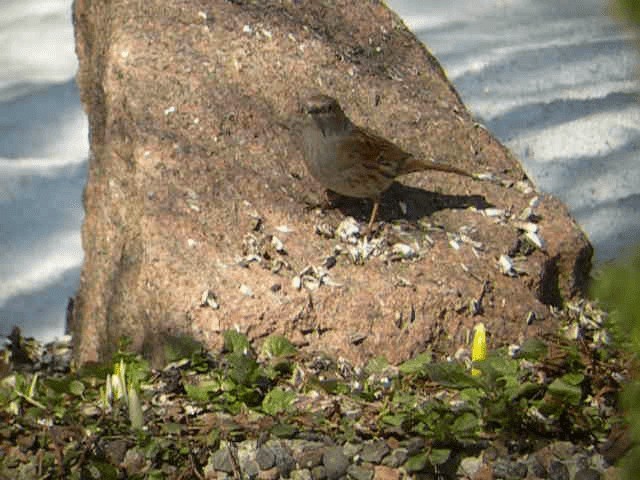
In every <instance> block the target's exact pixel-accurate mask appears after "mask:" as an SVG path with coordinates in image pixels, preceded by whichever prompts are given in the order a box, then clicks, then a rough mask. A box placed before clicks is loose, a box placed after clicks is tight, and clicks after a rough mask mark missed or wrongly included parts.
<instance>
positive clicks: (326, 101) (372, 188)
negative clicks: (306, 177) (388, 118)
mask: <svg viewBox="0 0 640 480" xmlns="http://www.w3.org/2000/svg"><path fill="white" fill-rule="evenodd" d="M301 110H302V113H303V116H304V120H303V124H302V125H303V126H302V143H303V153H304V162H305V164H306V167H307V169H308V171H309V173H310V174H311V176H312V177H313V178H315V179H316V181H318V182H319V183H320V184H321V185H322V186H323V187H324V188H326V189H328V190H331V191H333V192H336V193H339V194H340V195H344V196H347V197H355V198H366V199H370V200H371V201H372V202H373V207H372V209H371V215H370V218H369V223H368V226H367V229H368V231H371V228H372V226H373V224H374V222H375V219H376V216H377V214H378V208H379V207H380V196H381V195H382V193H384V192H385V191H386V190H387V189H388V188H389V187H390V186H391V184H392V183H393V182H394V181H395V179H396V178H397V177H399V176H401V175H406V174H408V173H414V172H421V171H426V170H435V171H439V172H449V173H455V174H458V175H463V176H466V177H471V178H477V176H476V175H474V174H472V173H469V172H467V171H466V170H463V169H461V168H457V167H454V166H451V165H446V164H441V163H435V162H431V161H427V160H423V159H420V158H418V157H416V156H414V155H412V154H411V153H408V152H406V151H404V150H403V149H402V148H400V147H399V146H397V145H396V144H395V143H393V142H391V141H389V140H387V139H386V138H383V137H381V136H380V135H377V134H376V133H373V132H371V131H369V130H367V129H365V128H363V127H360V126H358V125H355V124H354V123H353V122H352V121H351V120H350V119H349V117H347V115H346V114H345V113H344V111H343V110H342V107H341V106H340V104H339V103H338V101H337V100H336V99H335V98H333V97H330V96H328V95H324V94H314V95H311V96H309V97H307V98H305V99H304V100H302V102H301Z"/></svg>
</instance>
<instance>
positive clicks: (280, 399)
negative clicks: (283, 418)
mask: <svg viewBox="0 0 640 480" xmlns="http://www.w3.org/2000/svg"><path fill="white" fill-rule="evenodd" d="M295 398H296V394H295V392H291V391H285V390H282V389H281V388H279V387H276V388H274V389H273V390H271V391H270V392H269V393H267V395H266V396H265V397H264V399H263V400H262V410H264V412H265V413H266V414H268V415H277V414H279V413H283V412H286V411H288V410H289V408H290V406H291V403H292V402H293V400H294V399H295Z"/></svg>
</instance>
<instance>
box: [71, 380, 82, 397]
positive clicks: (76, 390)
mask: <svg viewBox="0 0 640 480" xmlns="http://www.w3.org/2000/svg"><path fill="white" fill-rule="evenodd" d="M69 392H71V393H72V394H74V395H76V396H77V397H81V396H82V394H83V393H84V383H82V382H81V381H80V380H73V381H71V382H70V383H69Z"/></svg>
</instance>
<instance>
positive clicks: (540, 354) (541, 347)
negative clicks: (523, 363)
mask: <svg viewBox="0 0 640 480" xmlns="http://www.w3.org/2000/svg"><path fill="white" fill-rule="evenodd" d="M548 350H549V347H548V346H547V344H546V343H544V342H543V341H542V340H540V339H539V338H527V339H526V340H525V341H524V343H523V344H522V346H521V347H520V350H519V351H518V355H517V357H518V358H526V359H527V360H542V359H543V358H545V357H546V356H547V352H548Z"/></svg>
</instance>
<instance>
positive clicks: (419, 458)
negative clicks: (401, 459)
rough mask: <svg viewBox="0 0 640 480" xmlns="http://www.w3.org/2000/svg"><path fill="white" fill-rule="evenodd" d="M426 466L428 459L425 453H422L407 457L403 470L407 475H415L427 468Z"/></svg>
mask: <svg viewBox="0 0 640 480" xmlns="http://www.w3.org/2000/svg"><path fill="white" fill-rule="evenodd" d="M428 464H429V458H428V457H427V454H426V453H424V452H422V453H418V454H417V455H414V456H412V457H409V460H407V461H406V463H405V464H404V469H405V470H406V471H407V472H409V473H416V472H420V471H422V470H424V469H425V468H427V465H428Z"/></svg>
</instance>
